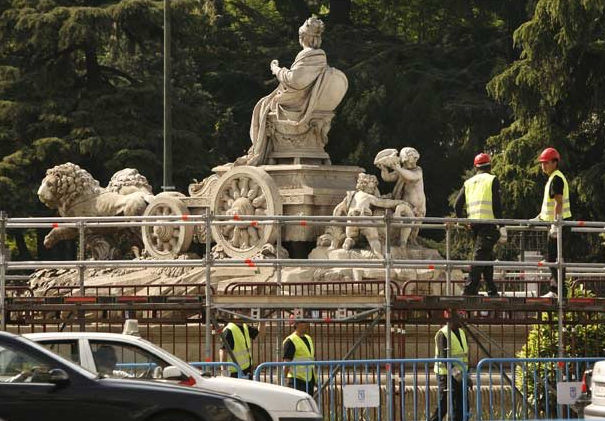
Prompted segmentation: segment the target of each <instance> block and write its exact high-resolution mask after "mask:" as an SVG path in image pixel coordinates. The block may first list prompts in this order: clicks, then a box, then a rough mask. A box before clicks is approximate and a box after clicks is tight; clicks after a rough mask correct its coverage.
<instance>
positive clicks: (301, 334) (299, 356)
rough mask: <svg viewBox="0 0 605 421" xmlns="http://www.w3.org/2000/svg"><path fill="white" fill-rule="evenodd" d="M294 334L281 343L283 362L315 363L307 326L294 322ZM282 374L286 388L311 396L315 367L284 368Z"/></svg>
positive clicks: (300, 321)
mask: <svg viewBox="0 0 605 421" xmlns="http://www.w3.org/2000/svg"><path fill="white" fill-rule="evenodd" d="M294 329H295V330H294V332H293V333H292V334H291V335H290V336H288V337H287V338H286V339H284V341H283V349H284V355H283V358H284V362H290V361H293V362H300V361H315V346H314V345H313V339H311V336H310V335H308V334H307V332H308V330H309V324H308V323H307V322H305V321H302V320H297V321H295V322H294ZM284 374H285V376H286V378H287V379H288V386H289V387H292V388H294V389H298V390H301V391H303V392H307V393H308V394H309V395H313V391H314V389H315V382H316V376H315V367H314V366H313V365H296V366H286V367H285V369H284Z"/></svg>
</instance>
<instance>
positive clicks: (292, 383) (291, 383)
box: [288, 377, 315, 396]
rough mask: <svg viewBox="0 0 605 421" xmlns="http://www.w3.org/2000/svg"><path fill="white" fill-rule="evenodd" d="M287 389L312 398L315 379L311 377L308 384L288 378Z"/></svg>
mask: <svg viewBox="0 0 605 421" xmlns="http://www.w3.org/2000/svg"><path fill="white" fill-rule="evenodd" d="M288 387H291V388H292V389H296V390H300V391H301V392H306V393H308V394H309V395H311V396H313V393H314V391H315V377H313V378H312V379H311V380H309V381H308V382H306V381H304V380H301V379H295V378H292V377H290V378H288Z"/></svg>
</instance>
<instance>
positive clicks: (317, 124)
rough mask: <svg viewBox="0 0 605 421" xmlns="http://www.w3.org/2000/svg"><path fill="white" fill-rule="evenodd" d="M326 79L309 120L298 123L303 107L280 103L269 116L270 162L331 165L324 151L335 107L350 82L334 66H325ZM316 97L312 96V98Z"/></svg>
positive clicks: (324, 77)
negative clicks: (294, 107) (297, 107)
mask: <svg viewBox="0 0 605 421" xmlns="http://www.w3.org/2000/svg"><path fill="white" fill-rule="evenodd" d="M323 79H324V80H323V82H324V83H321V84H319V89H318V90H317V92H316V93H314V94H315V95H317V99H316V102H315V104H316V105H315V107H314V109H313V111H312V112H311V114H310V116H309V117H308V118H307V119H303V120H302V121H300V122H296V118H297V117H298V116H300V114H301V110H299V109H292V108H289V107H287V104H280V105H279V108H278V109H277V110H276V111H271V112H270V113H269V115H268V116H267V132H266V135H267V140H268V143H269V145H271V146H272V149H271V151H270V152H269V154H268V164H270V165H271V164H312V165H330V164H331V162H330V156H329V155H328V154H327V153H326V151H325V150H324V148H325V146H326V144H327V143H328V132H329V131H330V126H331V123H332V118H334V110H335V109H336V107H338V105H339V104H340V102H341V101H342V99H343V98H344V96H345V94H346V93H347V90H348V87H349V82H348V80H347V77H346V76H345V74H344V73H343V72H341V71H340V70H338V69H335V68H333V67H329V68H328V69H326V71H325V73H324V75H323ZM312 100H313V99H311V101H312Z"/></svg>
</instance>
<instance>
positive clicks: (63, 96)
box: [0, 0, 603, 216]
mask: <svg viewBox="0 0 605 421" xmlns="http://www.w3.org/2000/svg"><path fill="white" fill-rule="evenodd" d="M526 3H533V2H531V1H518V2H507V1H504V0H502V1H497V2H484V1H479V0H455V1H449V2H443V1H440V0H412V1H407V2H400V1H392V0H389V1H378V0H358V1H355V2H351V12H350V16H349V17H348V19H347V17H346V16H342V15H339V16H335V15H334V16H331V13H332V10H331V9H330V7H331V6H332V2H331V1H329V0H318V1H306V0H288V1H286V0H284V1H281V0H280V1H277V0H272V1H264V0H203V1H199V0H173V1H172V2H171V4H172V36H173V42H172V71H173V87H174V91H173V99H172V101H173V108H172V116H173V131H172V140H173V154H174V158H173V162H174V164H173V168H174V182H175V185H176V186H177V189H178V190H180V191H186V188H187V185H188V183H189V182H190V181H191V179H192V178H194V177H195V178H197V179H201V178H203V177H205V176H207V175H208V174H209V172H210V169H211V168H212V167H213V166H214V165H217V164H220V163H225V162H232V161H233V160H234V159H235V158H236V157H238V156H241V155H242V154H243V153H244V152H245V151H246V150H247V149H248V147H249V145H250V140H249V135H248V130H249V123H250V115H251V111H252V108H253V106H254V104H255V103H256V101H258V99H259V98H261V97H262V96H264V95H266V94H267V93H269V92H270V91H271V90H272V89H274V87H275V86H276V82H275V79H274V78H273V77H272V76H271V74H270V72H269V62H270V60H272V59H274V58H277V59H278V60H280V62H281V63H282V64H283V65H286V66H289V65H290V64H291V62H292V60H293V58H294V56H295V55H296V53H297V52H298V51H299V49H300V46H299V45H298V26H299V25H300V24H301V23H302V21H303V19H305V18H306V17H308V16H309V15H310V14H316V15H318V16H319V17H321V18H322V19H323V20H324V21H325V22H326V31H325V33H324V43H323V45H322V48H324V50H325V51H326V52H327V54H328V59H329V62H330V64H331V65H332V66H334V67H337V68H340V69H342V70H343V71H344V72H345V73H346V74H347V77H348V79H349V86H350V87H349V92H348V94H347V96H346V97H345V100H344V101H343V103H342V104H341V106H340V107H339V109H338V112H337V115H336V118H335V119H334V121H333V124H332V130H331V132H330V142H329V144H328V147H327V149H328V152H329V153H330V155H331V157H332V161H333V162H334V163H337V164H354V165H360V166H362V167H365V168H366V169H368V171H370V172H376V170H375V168H374V166H373V164H372V160H373V157H374V155H375V154H376V153H377V152H378V151H379V150H381V149H383V148H387V147H397V148H400V147H402V146H414V147H416V148H417V149H418V150H419V151H420V153H421V159H420V165H421V166H423V169H424V177H425V188H426V193H427V197H428V200H429V201H428V214H429V215H435V216H441V215H446V214H448V213H449V211H450V205H449V203H448V196H449V195H450V193H451V192H452V191H455V190H457V189H458V188H459V186H460V185H461V183H462V175H463V174H464V172H465V170H466V169H468V168H469V167H470V166H471V163H472V157H473V156H474V155H475V154H476V152H477V151H479V150H482V149H484V146H485V140H486V139H487V138H488V137H489V136H491V135H493V134H494V133H497V132H498V131H499V130H500V129H501V126H502V124H503V122H508V114H507V106H508V104H510V101H509V97H510V95H513V94H510V91H511V90H512V89H513V87H514V86H513V85H514V83H513V81H512V80H508V81H507V80H505V79H506V77H505V76H503V75H507V74H509V73H510V72H511V71H513V70H511V68H508V69H506V70H505V71H504V73H502V75H501V76H498V78H500V79H498V80H502V83H501V85H500V84H498V83H499V82H492V85H490V86H492V89H491V92H492V94H493V95H494V96H495V97H496V98H497V99H498V100H500V101H503V102H504V103H505V104H506V105H500V104H497V103H496V102H495V101H494V100H492V99H490V98H489V97H488V95H487V92H486V90H485V86H486V83H487V82H488V81H489V80H490V79H492V78H493V76H494V75H495V74H498V73H501V72H502V71H503V69H505V68H506V66H507V63H509V62H511V61H512V60H514V59H515V58H516V57H515V51H514V50H513V49H512V47H511V46H512V31H513V29H514V28H516V27H517V26H519V25H520V24H521V23H522V22H524V21H525V20H526V19H527V15H526V9H525V7H526ZM585 3H590V2H585ZM162 7H163V2H162V1H158V0H156V1H153V0H103V1H100V0H93V1H87V2H83V1H81V0H43V1H34V0H10V1H7V2H2V5H1V6H0V13H1V16H0V98H2V100H1V101H0V154H1V155H0V156H1V157H2V160H1V161H0V194H1V196H0V197H2V203H1V204H0V205H1V206H0V207H1V208H2V209H3V210H6V211H8V212H9V214H10V215H18V216H27V215H44V214H47V213H48V212H49V211H48V210H47V209H45V208H44V207H43V205H41V204H40V203H39V201H38V200H37V197H36V194H35V192H36V190H37V183H38V182H39V180H41V179H42V178H43V176H44V170H45V169H47V168H49V167H52V166H54V165H56V164H59V163H63V162H66V161H72V162H75V163H77V164H79V165H81V166H82V167H84V168H86V169H87V170H88V171H89V172H91V173H92V174H93V176H94V177H95V178H97V179H99V181H100V182H101V184H104V183H106V182H107V181H108V180H109V178H110V177H111V175H112V174H113V173H114V172H115V171H117V170H119V169H121V168H123V167H134V168H137V169H138V170H139V171H140V172H141V173H142V174H144V175H145V176H147V177H148V178H149V180H150V182H151V183H152V184H153V185H154V186H156V190H157V187H159V186H160V185H161V183H162V180H161V176H162V148H163V145H162V116H163V112H162V99H163V97H162V85H163V81H162V58H163V57H162V55H163V50H162V47H163V36H162V30H163V28H162V25H163V10H162ZM345 9H346V8H345ZM342 10H344V9H340V10H339V13H341V14H342V13H343V12H342ZM574 10H575V9H574ZM534 19H535V18H534ZM332 20H333V21H334V22H342V23H345V24H333V23H331V22H332ZM347 22H348V24H346V23H347ZM570 30H571V29H570ZM528 36H529V35H527V36H525V35H524V37H528ZM517 38H518V39H521V38H523V37H521V35H518V36H517ZM568 38H569V39H571V40H573V37H568ZM519 42H520V44H519V45H520V46H522V47H525V43H526V41H525V40H523V42H522V43H521V41H519ZM566 42H567V43H568V44H569V43H570V42H572V41H569V40H567V41H566ZM602 47H603V46H602V45H601V44H599V43H598V42H596V40H595V42H593V43H592V44H591V46H590V48H588V47H587V49H586V51H591V54H593V55H599V54H601V53H600V52H602V50H603V48H602ZM526 59H527V58H526V57H522V61H523V60H526ZM524 66H527V65H526V64H525V65H524ZM553 77H554V76H553ZM530 79H531V78H530ZM534 79H535V78H534ZM495 80H496V79H494V81H495ZM496 92H497V94H496ZM507 92H509V93H507ZM524 96H528V95H525V94H524ZM553 98H554V97H553ZM510 106H511V107H512V108H513V111H516V107H515V105H512V104H511V105H510ZM600 121H601V120H599V118H597V119H596V120H595V121H593V124H592V125H589V127H590V128H591V129H590V130H593V131H598V130H600V129H599V127H600V126H599V122H600ZM587 127H588V126H587ZM508 130H509V132H510V133H515V134H516V133H525V126H524V125H522V124H520V123H518V122H516V123H515V125H513V126H511V128H509V129H508ZM502 133H508V132H506V131H505V132H502ZM502 133H501V134H500V135H499V136H502V135H503V134H502ZM494 142H495V141H494ZM496 143H497V142H496ZM576 143H577V144H580V140H579V138H578V141H577V142H576ZM532 148H533V145H530V146H527V147H525V149H524V151H525V153H527V152H528V151H530V150H531V151H532V153H534V151H533V149H532ZM508 149H510V150H512V151H514V150H515V148H514V147H512V146H511V147H510V148H508ZM508 149H507V150H508ZM511 153H512V152H510V151H508V152H506V153H504V156H505V157H506V156H510V154H511ZM506 154H509V155H506ZM513 157H514V156H513ZM501 162H502V164H501V168H502V171H506V174H508V176H507V181H508V182H510V184H511V189H510V191H512V192H514V194H515V195H517V196H516V197H517V198H518V199H520V200H521V201H525V202H526V205H527V206H526V207H523V208H522V209H528V208H532V207H533V208H535V209H537V204H536V199H535V198H534V196H532V195H531V194H529V193H530V192H533V191H535V189H536V188H537V187H536V186H537V185H536V181H535V177H534V176H535V175H536V171H534V172H533V173H527V172H526V171H524V170H523V169H522V168H520V166H519V164H518V162H517V161H514V160H506V159H502V160H501ZM595 165H596V164H595ZM591 171H592V174H593V175H594V174H597V171H598V168H597V167H593V168H591ZM515 174H516V175H519V176H522V177H519V178H516V179H515V180H513V179H512V175H515ZM601 175H602V174H600V175H599V176H601ZM524 180H530V181H524ZM515 183H517V184H515ZM574 186H575V187H576V189H578V191H580V190H582V189H583V190H582V191H584V192H586V193H585V194H588V192H589V190H590V189H594V188H595V186H592V185H587V184H586V183H584V184H581V183H579V182H577V183H576V184H574ZM386 188H389V189H390V188H392V186H389V187H387V186H382V189H383V190H385V189H386ZM4 198H11V200H5V199H4ZM528 198H529V202H531V203H529V204H528V203H527V202H528ZM511 209H512V208H511ZM515 216H520V215H515Z"/></svg>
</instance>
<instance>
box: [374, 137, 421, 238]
mask: <svg viewBox="0 0 605 421" xmlns="http://www.w3.org/2000/svg"><path fill="white" fill-rule="evenodd" d="M419 158H420V154H419V153H418V151H417V150H416V149H414V148H412V147H405V148H402V149H401V152H399V155H398V154H397V150H396V149H384V150H382V151H381V152H379V153H378V154H377V155H376V158H375V160H374V164H375V165H376V166H377V167H378V168H379V169H380V170H381V173H380V176H381V177H382V179H383V180H384V181H387V182H393V181H394V182H395V187H394V188H393V192H392V193H390V194H388V195H386V196H385V197H389V198H392V199H395V200H404V201H405V202H407V203H408V204H409V205H410V207H411V208H412V211H413V213H414V215H413V216H415V217H425V216H426V196H425V194H424V179H423V176H422V168H421V167H420V166H418V165H417V162H418V159H419ZM418 231H419V228H414V229H413V230H412V232H411V234H410V238H409V241H410V243H411V244H413V245H417V244H418V243H417V237H418Z"/></svg>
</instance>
